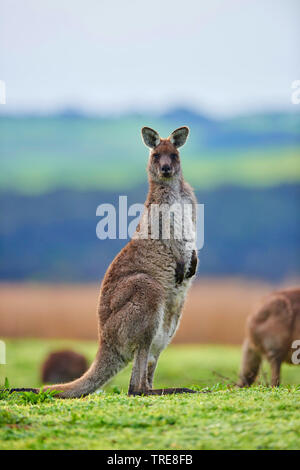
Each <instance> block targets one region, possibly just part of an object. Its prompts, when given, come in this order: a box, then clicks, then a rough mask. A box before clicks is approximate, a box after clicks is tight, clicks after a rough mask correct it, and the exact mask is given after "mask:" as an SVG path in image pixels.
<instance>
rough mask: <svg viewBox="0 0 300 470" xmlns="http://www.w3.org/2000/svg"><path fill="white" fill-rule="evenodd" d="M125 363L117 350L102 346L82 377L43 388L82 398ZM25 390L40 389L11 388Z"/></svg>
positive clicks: (35, 389) (18, 390)
mask: <svg viewBox="0 0 300 470" xmlns="http://www.w3.org/2000/svg"><path fill="white" fill-rule="evenodd" d="M125 365H126V363H125V361H124V359H123V358H122V357H121V356H120V355H119V354H118V353H117V352H116V351H115V350H112V349H108V348H107V347H106V346H105V347H104V346H102V347H101V348H100V349H99V350H98V353H97V356H96V358H95V360H94V362H93V363H92V365H91V366H90V368H89V369H88V370H87V371H86V372H85V374H84V375H83V376H82V377H80V378H79V379H76V380H73V381H72V382H69V383H66V384H57V385H47V386H45V387H44V388H43V390H44V391H46V390H53V391H57V392H58V393H57V395H56V398H80V397H82V396H86V395H88V394H89V393H93V392H95V391H96V390H97V389H98V388H99V387H101V386H102V385H104V384H105V383H106V382H108V380H110V379H111V378H112V377H113V376H114V375H116V373H117V372H119V371H120V370H121V369H123V367H125ZM23 391H32V392H34V393H38V392H39V389H38V388H13V389H11V390H10V392H23Z"/></svg>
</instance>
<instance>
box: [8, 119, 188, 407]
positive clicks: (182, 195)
mask: <svg viewBox="0 0 300 470" xmlns="http://www.w3.org/2000/svg"><path fill="white" fill-rule="evenodd" d="M188 134H189V129H188V128H187V127H181V128H179V129H176V130H175V131H174V132H173V133H172V134H171V135H170V136H169V137H168V138H167V139H162V138H160V136H159V134H158V133H157V132H156V131H154V130H153V129H150V128H149V127H143V129H142V138H143V141H144V143H145V145H146V146H148V147H149V148H150V156H149V163H148V179H149V193H148V197H147V200H146V202H145V209H144V213H143V214H142V217H141V220H140V224H139V225H138V227H137V229H136V232H135V234H134V236H133V238H132V239H131V240H130V242H129V243H128V244H127V245H126V246H125V247H124V248H123V249H122V250H121V252H120V253H119V254H118V255H117V257H116V258H115V259H114V260H113V262H112V263H111V265H110V266H109V268H108V270H107V272H106V274H105V276H104V279H103V281H102V285H101V289H100V297H99V305H98V315H99V349H98V353H97V356H96V359H95V360H94V362H93V363H92V365H91V367H90V368H89V369H88V371H87V372H86V373H85V374H84V375H83V376H82V377H81V378H79V379H77V380H74V381H73V382H69V383H66V384H58V385H53V386H47V387H45V388H44V390H57V391H59V392H61V393H59V394H58V398H73V397H81V396H84V395H87V394H89V393H92V392H94V391H95V390H97V389H98V388H99V387H101V386H102V385H104V384H105V383H106V382H107V381H108V380H109V379H111V378H112V377H113V376H114V375H115V374H116V373H117V372H119V371H120V370H121V369H123V368H124V367H125V366H126V365H127V364H128V363H129V362H130V361H131V360H132V359H133V368H132V374H131V379H130V384H129V390H128V393H129V394H130V395H141V394H143V395H151V394H152V395H154V394H157V395H160V394H167V393H184V392H190V393H193V392H194V391H193V390H190V389H186V388H171V389H158V390H153V389H152V387H153V376H154V371H155V368H156V365H157V361H158V358H159V355H160V353H161V352H162V350H163V349H164V348H165V347H166V346H167V345H168V343H169V342H170V341H171V339H172V337H173V336H174V334H175V332H176V329H177V327H178V324H179V321H180V317H181V313H182V308H183V303H184V300H185V296H186V293H187V290H188V288H189V286H190V283H191V278H192V276H194V274H195V272H196V267H197V253H196V245H195V238H194V239H193V240H192V241H191V240H190V239H189V238H188V237H181V239H180V238H178V237H176V236H174V233H175V232H176V229H177V228H178V227H177V226H176V225H178V217H177V218H176V213H174V217H173V219H171V228H172V229H173V230H170V237H164V236H163V231H162V224H161V218H160V216H159V220H160V222H159V224H158V225H159V234H158V236H157V237H153V236H152V228H153V227H154V225H155V220H153V219H152V218H151V217H149V210H150V209H151V208H152V207H158V206H159V207H162V206H164V207H165V206H167V207H170V206H171V207H175V209H174V212H176V211H177V212H179V213H180V208H183V206H184V205H189V207H191V208H192V210H191V211H190V216H189V217H187V218H185V219H184V220H185V222H184V224H185V225H189V226H190V227H192V231H194V233H195V229H196V198H195V195H194V193H193V190H192V188H191V187H190V186H189V185H188V184H187V183H186V182H185V181H184V179H183V176H182V171H181V165H180V158H179V152H178V148H179V147H181V146H182V145H183V144H184V143H185V142H186V139H187V137H188ZM177 215H178V214H177ZM175 221H176V222H175ZM156 222H157V218H156ZM145 227H146V231H147V237H145ZM14 390H15V391H17V390H19V391H21V390H24V389H14ZM27 390H28V389H27ZM31 390H33V391H36V389H31Z"/></svg>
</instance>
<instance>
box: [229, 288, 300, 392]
mask: <svg viewBox="0 0 300 470" xmlns="http://www.w3.org/2000/svg"><path fill="white" fill-rule="evenodd" d="M296 340H300V288H296V289H285V290H281V291H278V292H274V293H273V295H272V296H271V297H270V298H269V299H268V300H267V302H265V303H264V304H263V305H262V307H261V308H260V309H259V310H258V311H256V312H255V313H254V314H252V315H251V316H250V317H249V319H248V322H247V333H246V339H245V341H244V345H243V359H242V367H241V372H240V381H239V383H238V385H239V386H240V387H247V386H250V385H252V383H253V382H254V381H255V379H256V377H257V374H258V371H259V367H260V364H261V361H262V358H263V356H264V357H266V358H267V360H268V361H269V363H270V365H271V373H272V380H271V385H272V386H273V387H275V386H278V385H279V384H280V368H281V363H282V362H288V363H292V355H293V353H295V351H294V350H293V348H292V345H293V343H294V341H296ZM299 356H300V352H299ZM299 368H300V365H299ZM299 372H300V370H299ZM299 378H300V376H299Z"/></svg>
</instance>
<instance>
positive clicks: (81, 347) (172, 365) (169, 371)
mask: <svg viewBox="0 0 300 470" xmlns="http://www.w3.org/2000/svg"><path fill="white" fill-rule="evenodd" d="M6 345H7V362H8V364H7V365H5V366H4V365H3V366H0V372H1V381H2V383H4V377H5V376H7V377H8V379H9V382H10V385H11V386H39V385H40V382H39V378H38V370H39V365H40V362H41V360H42V359H43V358H44V357H45V355H46V354H47V353H48V352H49V351H50V350H54V349H56V348H59V347H61V346H62V345H63V346H64V347H65V346H66V345H67V346H68V347H73V348H76V350H77V351H80V352H83V353H85V354H86V355H87V356H88V357H89V359H92V357H93V356H94V354H95V351H96V345H95V344H94V343H90V342H66V341H64V342H62V341H40V340H22V341H21V340H20V341H17V340H13V341H12V340H9V341H7V342H6ZM239 362H240V348H237V347H222V346H170V347H169V348H168V349H167V350H166V351H165V352H164V353H163V354H162V357H161V360H160V363H159V366H158V371H157V376H156V385H157V386H158V387H160V386H180V385H181V386H193V388H195V389H199V390H200V389H207V388H208V389H209V390H210V393H203V394H197V395H174V396H165V397H153V396H152V397H127V395H126V389H127V384H128V378H129V374H130V368H127V369H126V370H125V371H123V372H122V373H121V374H119V375H118V376H117V377H116V378H115V379H114V381H113V382H112V383H111V384H110V385H108V386H107V387H106V388H105V390H104V391H100V393H98V394H94V395H91V396H89V397H86V398H82V399H79V400H57V399H55V398H53V397H52V396H51V395H49V394H41V395H40V396H34V397H33V396H31V395H30V394H13V395H10V396H8V395H6V394H2V397H1V395H0V398H2V400H0V449H297V448H300V445H299V443H300V413H299V411H300V410H299V408H300V405H299V404H300V386H299V385H298V384H299V382H300V380H299V379H300V367H299V368H298V367H297V366H284V367H283V374H282V385H281V387H279V388H278V389H272V388H269V387H267V386H265V384H266V380H267V378H268V377H267V376H268V372H269V371H268V368H267V367H266V368H265V371H263V374H262V375H261V376H260V378H259V383H258V384H257V385H256V386H255V387H252V388H250V389H244V390H239V389H236V388H235V387H234V386H233V385H232V383H233V382H234V381H235V380H236V378H237V370H238V367H239Z"/></svg>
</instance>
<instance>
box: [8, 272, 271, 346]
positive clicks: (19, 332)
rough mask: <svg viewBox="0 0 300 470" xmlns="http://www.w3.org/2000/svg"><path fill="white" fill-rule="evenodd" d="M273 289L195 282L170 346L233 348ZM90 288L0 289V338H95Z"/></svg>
mask: <svg viewBox="0 0 300 470" xmlns="http://www.w3.org/2000/svg"><path fill="white" fill-rule="evenodd" d="M273 289H274V286H270V285H268V284H263V283H261V282H250V281H244V280H241V279H228V278H225V279H201V280H199V281H198V282H197V283H195V284H194V285H193V287H192V289H191V291H190V293H189V295H188V299H187V302H186V305H185V311H184V315H183V319H182V322H181V325H180V328H179V330H178V332H177V334H176V337H175V338H174V342H175V343H223V344H239V343H241V341H242V339H243V336H244V328H245V321H246V317H247V315H248V314H249V313H250V312H251V310H252V309H253V308H255V305H256V304H257V303H258V302H259V301H260V300H261V298H263V297H264V296H265V295H266V294H268V293H269V292H270V291H271V290H273ZM98 292H99V286H98V285H96V284H86V285H84V284H82V285H67V284H63V285H62V284H59V285H53V284H51V285H50V284H29V283H26V284H25V283H24V284H11V283H10V284H8V283H3V284H0V299H1V300H0V335H1V337H43V338H76V339H96V338H97V317H96V306H97V298H98Z"/></svg>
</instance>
